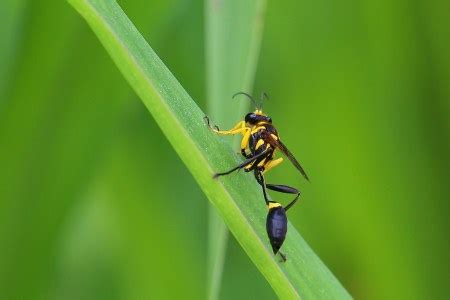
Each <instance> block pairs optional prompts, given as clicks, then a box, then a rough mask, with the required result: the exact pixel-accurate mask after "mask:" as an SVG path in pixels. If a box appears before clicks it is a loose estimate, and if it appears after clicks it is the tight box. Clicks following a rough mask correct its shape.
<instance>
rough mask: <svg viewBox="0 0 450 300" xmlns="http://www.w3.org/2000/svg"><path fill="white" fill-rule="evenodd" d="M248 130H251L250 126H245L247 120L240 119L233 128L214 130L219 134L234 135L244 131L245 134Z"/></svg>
mask: <svg viewBox="0 0 450 300" xmlns="http://www.w3.org/2000/svg"><path fill="white" fill-rule="evenodd" d="M248 130H250V128H248V127H247V126H245V121H240V122H238V123H237V124H236V125H235V126H234V127H233V128H231V129H230V130H215V129H213V131H214V132H215V133H217V134H222V135H229V134H231V135H234V134H238V133H242V134H245V132H247V131H248Z"/></svg>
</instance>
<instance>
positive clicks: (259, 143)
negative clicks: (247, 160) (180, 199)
mask: <svg viewBox="0 0 450 300" xmlns="http://www.w3.org/2000/svg"><path fill="white" fill-rule="evenodd" d="M262 145H264V140H263V139H259V140H258V142H257V143H256V147H255V149H256V150H258V148H259V147H261V146H262Z"/></svg>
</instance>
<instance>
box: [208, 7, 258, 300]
mask: <svg viewBox="0 0 450 300" xmlns="http://www.w3.org/2000/svg"><path fill="white" fill-rule="evenodd" d="M265 6H266V1H265V0H249V1H240V0H230V1H216V0H205V39H206V43H205V48H206V49H205V53H206V75H207V76H206V88H207V112H208V115H209V116H210V117H211V120H214V122H215V123H216V124H220V126H221V127H223V128H231V126H232V125H234V124H233V122H234V121H235V120H238V119H240V118H242V116H243V114H244V113H246V112H247V111H248V110H249V107H250V105H249V102H248V101H246V100H245V101H238V100H234V101H232V100H231V96H232V95H233V94H234V93H236V92H240V91H244V92H248V93H250V94H251V91H252V86H253V80H254V74H255V71H256V64H257V60H258V54H259V46H260V40H261V37H262V31H263V30H262V29H263V23H264V11H265ZM229 140H231V139H229ZM232 140H233V144H234V145H235V146H237V145H238V144H239V137H235V138H234V139H232ZM234 149H237V147H234ZM208 215H209V216H208V220H209V223H208V261H207V268H208V269H207V291H206V292H207V298H208V299H211V300H212V299H218V298H219V294H220V288H221V283H222V275H223V267H224V263H225V259H226V248H227V241H228V229H227V227H226V225H225V223H224V222H223V221H222V218H221V217H220V216H219V214H218V213H217V210H216V209H215V208H214V207H213V206H212V205H210V207H209V210H208Z"/></svg>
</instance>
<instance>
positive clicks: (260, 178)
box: [255, 169, 270, 206]
mask: <svg viewBox="0 0 450 300" xmlns="http://www.w3.org/2000/svg"><path fill="white" fill-rule="evenodd" d="M255 178H256V181H258V183H259V185H260V186H261V187H262V190H263V195H264V201H266V205H267V206H269V202H270V200H269V198H268V197H267V191H266V181H265V179H264V176H263V174H262V173H261V172H260V171H259V170H258V169H255Z"/></svg>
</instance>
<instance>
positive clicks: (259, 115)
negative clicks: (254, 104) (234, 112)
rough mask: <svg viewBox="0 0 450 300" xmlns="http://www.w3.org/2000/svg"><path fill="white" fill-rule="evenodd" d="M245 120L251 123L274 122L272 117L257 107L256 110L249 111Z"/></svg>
mask: <svg viewBox="0 0 450 300" xmlns="http://www.w3.org/2000/svg"><path fill="white" fill-rule="evenodd" d="M245 122H246V123H248V124H250V125H256V124H258V123H259V122H267V123H272V118H270V117H269V116H267V115H265V114H263V112H262V111H261V110H259V109H257V110H255V112H252V113H248V114H247V115H246V116H245Z"/></svg>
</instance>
